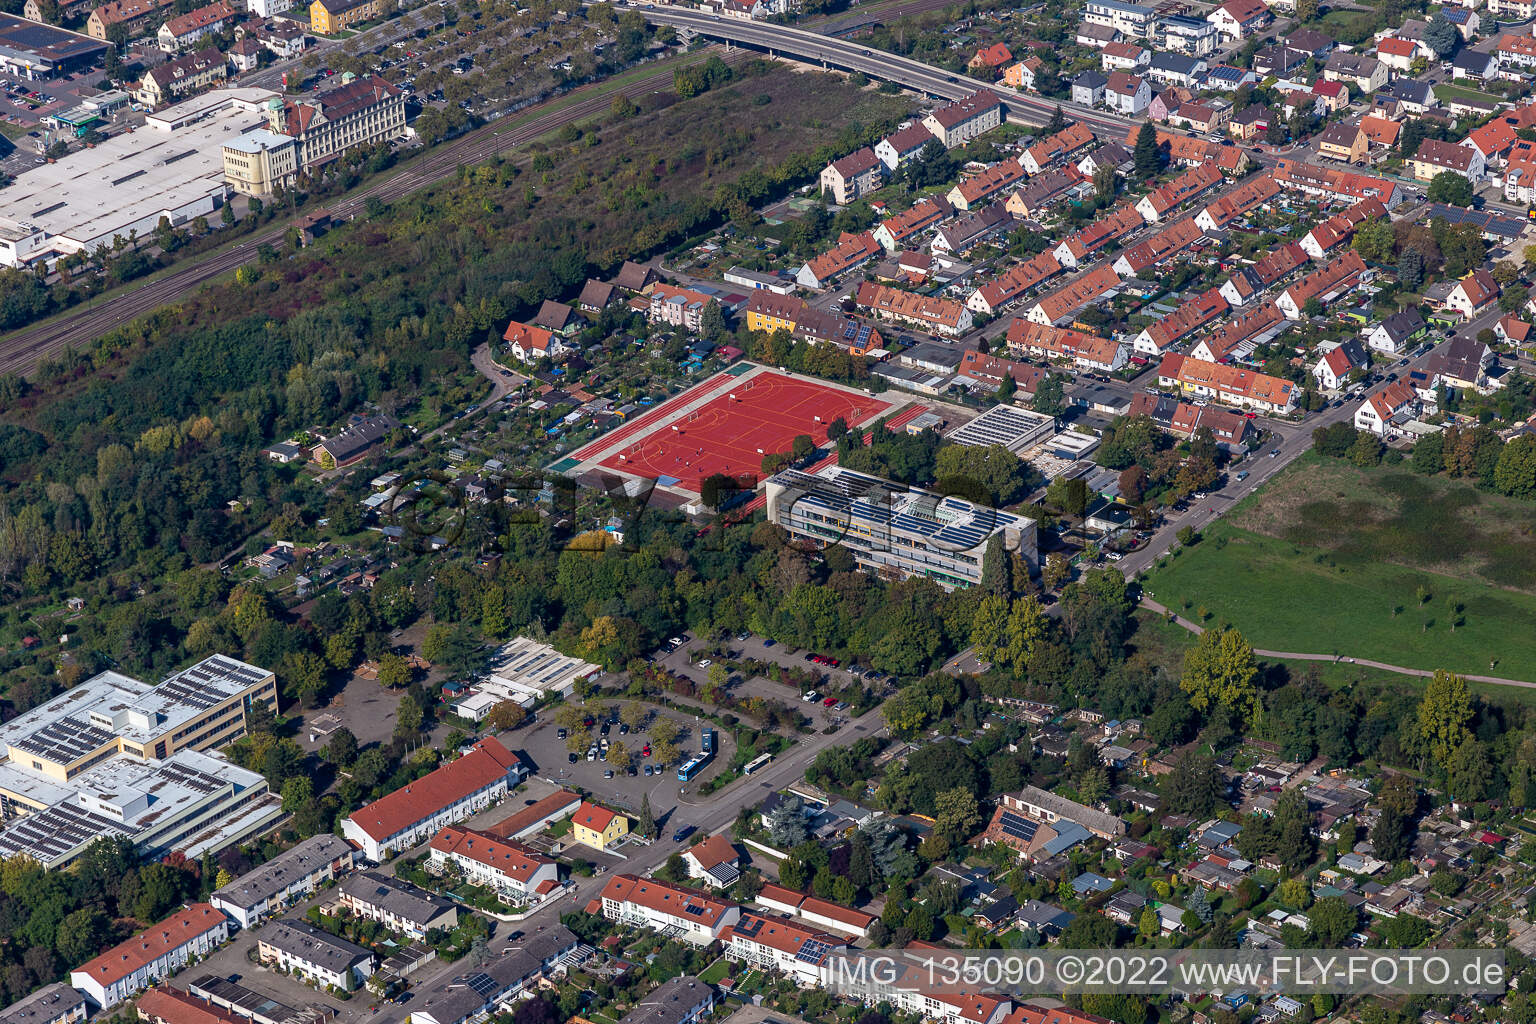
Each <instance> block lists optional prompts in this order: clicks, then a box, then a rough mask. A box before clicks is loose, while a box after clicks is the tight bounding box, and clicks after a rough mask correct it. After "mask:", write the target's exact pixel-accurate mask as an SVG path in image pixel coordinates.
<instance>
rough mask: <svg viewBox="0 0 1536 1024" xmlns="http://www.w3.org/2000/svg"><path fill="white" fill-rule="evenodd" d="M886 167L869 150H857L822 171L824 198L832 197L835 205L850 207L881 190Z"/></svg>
mask: <svg viewBox="0 0 1536 1024" xmlns="http://www.w3.org/2000/svg"><path fill="white" fill-rule="evenodd" d="M884 169H885V165H884V164H882V163H881V162H880V158H879V157H878V156H876V155H875V151H874V150H872V149H870V148H869V147H868V146H864V147H862V148H860V149H856V150H854V151H853V152H852V153H849V154H848V155H847V156H845V157H843V158H842V159H840V160H834V161H832V162H831V163H829V164H827V166H826V167H824V168H822V171H821V194H822V195H826V194H827V193H828V192H830V193H832V201H833V202H835V203H837V205H839V206H847V205H848V204H849V203H852V202H854V201H856V200H857V199H859V198H860V197H862V196H866V195H868V194H869V193H871V192H873V191H874V190H875V189H877V188H879V187H880V183H881V179H882V172H883V171H884Z"/></svg>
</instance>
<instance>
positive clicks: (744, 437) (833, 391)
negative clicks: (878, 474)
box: [599, 372, 890, 492]
mask: <svg viewBox="0 0 1536 1024" xmlns="http://www.w3.org/2000/svg"><path fill="white" fill-rule="evenodd" d="M678 397H679V398H684V397H685V395H680V396H678ZM676 402H677V399H673V403H676ZM673 403H669V404H673ZM674 407H675V406H674ZM888 408H890V406H889V404H888V403H886V402H882V401H880V400H879V399H876V398H874V397H872V396H870V395H865V394H860V393H858V392H853V391H845V390H844V389H842V388H836V387H830V386H826V385H822V384H816V383H813V382H812V381H808V380H800V379H797V378H794V377H787V376H784V375H783V374H778V373H772V372H765V373H759V374H757V375H755V376H753V377H750V378H748V379H747V380H745V381H742V382H740V383H738V384H735V385H733V386H731V387H730V388H729V389H727V390H725V391H722V392H721V393H720V394H719V396H718V397H715V398H712V399H710V400H709V401H707V402H705V403H704V404H703V405H701V406H699V407H698V408H697V409H694V410H693V411H692V412H687V413H682V414H679V415H676V416H673V417H670V418H668V419H667V420H666V421H663V422H661V423H660V424H659V425H656V426H651V429H650V430H649V431H647V432H645V433H643V434H641V435H639V436H638V437H634V438H627V439H626V440H628V442H629V443H627V444H625V445H623V446H622V447H620V448H617V449H615V450H614V451H613V452H612V454H610V455H609V456H608V457H607V458H606V459H604V460H603V461H602V462H600V463H599V465H601V466H603V467H604V468H607V469H612V470H617V471H618V472H621V473H629V474H631V475H633V476H639V477H646V478H650V479H654V480H656V481H657V482H658V483H660V484H662V485H663V486H674V487H679V488H681V489H683V490H688V491H694V492H697V491H698V490H699V486H700V483H701V482H702V481H703V480H704V478H705V477H708V476H711V475H713V474H715V473H726V474H729V475H731V476H740V475H741V474H744V473H759V472H761V469H762V461H763V455H764V454H766V453H769V452H787V451H789V449H790V444H791V443H792V442H793V441H794V439H795V437H796V435H799V434H809V435H810V436H811V438H812V439H813V440H814V441H815V442H816V443H817V444H818V445H821V444H825V443H826V440H827V425H828V424H830V423H831V422H832V421H833V420H835V419H837V418H838V417H839V416H841V417H842V418H843V421H844V422H846V423H847V424H848V425H849V426H855V425H857V424H860V423H863V422H864V421H866V420H870V419H873V418H875V417H877V416H879V415H880V414H881V413H883V412H885V410H886V409H888Z"/></svg>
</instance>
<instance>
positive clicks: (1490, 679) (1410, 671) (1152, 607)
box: [1141, 594, 1536, 690]
mask: <svg viewBox="0 0 1536 1024" xmlns="http://www.w3.org/2000/svg"><path fill="white" fill-rule="evenodd" d="M1141 606H1142V607H1143V608H1146V609H1147V610H1148V611H1153V612H1156V613H1157V614H1159V615H1161V616H1163V617H1165V618H1168V617H1169V614H1170V613H1169V611H1168V609H1167V608H1165V607H1163V606H1162V605H1160V604H1158V603H1157V602H1156V601H1154V600H1152V599H1151V598H1150V597H1148V596H1146V595H1145V594H1143V595H1142V597H1141ZM1171 621H1173V622H1175V623H1177V624H1178V625H1180V626H1183V627H1184V628H1185V629H1187V630H1189V631H1190V632H1191V633H1193V634H1195V635H1196V636H1199V635H1200V634H1201V633H1204V632H1205V627H1204V626H1202V625H1200V624H1199V623H1198V622H1191V621H1190V620H1189V619H1186V618H1184V617H1183V616H1182V615H1173V616H1172V618H1171ZM1253 653H1254V654H1255V655H1256V656H1258V657H1260V658H1281V659H1284V660H1286V661H1333V662H1341V663H1343V664H1346V665H1364V666H1366V667H1367V668H1378V669H1381V670H1382V671H1383V672H1396V673H1397V674H1398V675H1404V676H1418V677H1421V678H1425V677H1429V676H1432V675H1434V672H1431V671H1430V670H1428V669H1422V668H1407V667H1405V666H1403V665H1388V664H1387V663H1386V662H1382V661H1371V660H1369V659H1367V658H1347V657H1344V656H1343V655H1337V654H1302V653H1299V652H1297V651H1261V650H1259V649H1258V648H1257V647H1255V648H1254V650H1253ZM1456 674H1457V675H1459V676H1461V677H1462V678H1463V679H1469V680H1471V681H1472V682H1475V683H1492V684H1493V685H1494V686H1518V687H1520V688H1522V689H1526V690H1536V683H1532V682H1527V681H1525V680H1523V679H1504V678H1502V677H1500V676H1475V675H1471V674H1469V673H1466V672H1458V673H1456Z"/></svg>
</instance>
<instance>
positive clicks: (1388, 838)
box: [1319, 807, 1408, 902]
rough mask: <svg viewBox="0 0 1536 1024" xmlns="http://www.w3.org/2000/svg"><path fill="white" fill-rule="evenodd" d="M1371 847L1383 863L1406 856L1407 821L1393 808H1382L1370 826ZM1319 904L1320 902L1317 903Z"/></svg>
mask: <svg viewBox="0 0 1536 1024" xmlns="http://www.w3.org/2000/svg"><path fill="white" fill-rule="evenodd" d="M1371 846H1372V847H1373V848H1374V849H1375V851H1376V856H1378V857H1380V858H1381V859H1382V860H1385V861H1398V860H1402V859H1403V858H1404V857H1406V856H1407V855H1408V821H1407V819H1406V818H1404V817H1403V815H1402V813H1401V812H1399V811H1398V810H1397V808H1395V807H1383V808H1382V809H1381V813H1380V814H1378V815H1377V816H1376V824H1374V825H1372V826H1371ZM1319 902H1321V901H1319Z"/></svg>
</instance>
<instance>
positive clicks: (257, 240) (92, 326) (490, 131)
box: [0, 52, 750, 375]
mask: <svg viewBox="0 0 1536 1024" xmlns="http://www.w3.org/2000/svg"><path fill="white" fill-rule="evenodd" d="M708 56H709V54H708V53H707V52H706V53H700V54H699V55H698V59H700V60H702V59H705V58H707V57H708ZM723 56H724V58H725V60H726V61H727V62H728V63H731V64H739V63H742V62H745V61H746V60H748V59H750V54H747V53H744V52H735V53H726V54H724V55H723ZM603 86H604V83H602V82H598V83H594V84H593V85H591V86H586V87H584V88H582V89H578V90H576V92H575V94H574V95H576V96H580V95H581V94H582V93H592V92H596V93H597V94H596V95H590V96H588V97H586V98H584V99H578V100H576V101H575V102H571V94H567V95H566V96H561V97H556V98H555V99H552V100H549V101H547V102H546V103H542V104H539V105H538V106H537V107H534V108H531V109H532V111H533V112H535V113H536V112H537V111H539V110H540V109H541V108H542V109H544V110H545V111H546V112H545V113H542V114H538V113H536V116H534V117H533V118H532V119H531V120H529V121H527V122H525V123H524V124H523V125H521V126H520V127H517V128H509V127H506V126H505V125H502V124H501V123H499V122H497V123H493V124H490V125H487V126H485V127H483V128H478V129H476V130H474V131H472V132H469V133H467V134H465V135H462V136H460V137H459V138H457V139H453V140H451V141H449V142H445V143H443V144H442V145H440V146H438V147H437V148H435V149H433V150H432V151H431V152H429V153H427V154H426V155H424V156H422V157H421V158H420V159H418V160H417V161H415V162H413V163H412V164H411V165H410V166H409V167H407V168H404V169H402V170H400V171H398V172H396V173H395V174H392V175H390V176H389V177H387V178H384V179H383V180H381V181H378V182H376V183H375V184H372V185H369V186H367V187H365V188H362V189H359V190H358V191H355V192H353V193H352V194H351V195H350V196H349V197H348V198H347V199H345V200H342V201H341V202H338V203H336V204H335V205H333V206H332V207H331V208H330V209H331V213H332V215H333V216H335V217H336V218H337V219H349V218H352V217H355V216H356V215H357V214H358V213H360V212H362V210H363V209H364V204H365V203H366V202H367V201H368V199H370V198H372V197H377V198H379V199H381V200H383V201H384V202H386V203H389V202H394V201H395V200H398V199H401V198H403V197H405V196H408V195H411V194H412V193H415V192H418V191H420V190H421V189H424V188H427V187H428V186H430V185H434V184H436V183H437V182H439V181H442V180H443V179H445V178H449V177H452V176H453V175H454V174H457V173H458V169H459V168H460V167H461V166H468V165H470V164H475V163H479V162H481V161H484V160H487V159H489V158H490V157H492V156H494V155H496V154H498V153H500V152H501V151H502V150H504V149H506V148H508V147H516V146H520V145H522V144H524V143H527V142H530V141H532V140H533V139H536V138H538V137H539V136H541V135H543V134H545V133H547V132H551V131H555V130H556V129H559V128H562V127H564V126H565V125H567V124H571V123H574V122H576V121H580V120H583V119H585V118H590V117H594V116H597V115H599V114H602V113H603V112H605V111H606V110H608V107H609V104H610V103H611V102H612V101H613V96H614V93H613V92H608V91H599V90H602V89H603ZM671 88H672V66H671V65H668V66H667V68H666V69H665V70H663V71H657V72H656V73H655V74H652V75H647V76H645V77H643V78H640V79H637V80H635V81H634V82H631V83H630V84H629V85H627V86H625V87H624V88H623V89H621V90H619V91H620V92H622V93H623V94H624V95H626V96H629V97H630V98H632V99H638V98H639V97H641V96H645V95H647V94H649V93H652V92H655V91H657V90H659V89H668V90H670V89H671ZM288 224H289V222H288V221H287V220H286V219H279V220H276V221H274V222H273V223H272V224H270V225H269V226H268V227H266V228H264V229H261V230H259V231H257V232H255V233H253V234H251V235H249V236H248V237H247V238H246V239H245V240H244V241H241V242H238V243H235V244H233V245H231V246H229V247H227V248H224V249H218V250H214V251H212V252H210V253H208V254H207V255H205V256H202V257H200V258H199V259H197V261H196V262H193V263H188V264H186V265H184V266H180V267H177V268H176V269H173V270H171V271H170V272H169V273H167V274H165V275H163V276H161V277H157V278H154V279H152V280H150V281H148V282H146V283H144V284H142V285H140V286H137V287H135V288H132V289H130V290H127V291H124V292H121V293H119V294H117V295H115V296H114V297H112V298H111V299H109V300H106V301H104V302H97V303H95V304H93V305H87V306H81V307H78V308H76V309H74V310H71V311H70V312H67V313H65V314H63V315H62V316H60V317H58V318H56V319H54V320H51V321H48V322H47V323H44V324H39V325H37V326H35V327H29V328H23V329H21V330H18V331H13V332H11V333H9V334H6V335H3V336H0V375H3V374H7V373H15V374H23V375H24V374H27V373H30V372H31V371H32V369H33V367H34V366H35V365H36V364H37V361H38V360H39V359H41V358H43V357H45V356H49V355H52V354H54V353H56V352H58V351H60V350H61V349H63V348H65V347H66V346H73V347H75V348H84V347H85V346H87V345H89V344H90V343H91V342H93V341H95V340H96V339H97V338H99V337H100V336H101V335H103V334H105V333H107V332H108V331H110V330H112V329H113V328H115V327H118V326H121V325H122V324H124V323H126V322H128V321H130V320H132V319H134V318H135V317H138V316H141V315H143V314H145V313H148V312H150V311H151V310H155V309H158V308H160V307H161V306H166V305H170V304H171V303H174V302H176V301H177V300H179V299H180V298H182V297H183V296H185V295H187V294H188V293H190V292H191V291H192V290H193V289H195V288H197V287H198V286H199V285H202V284H205V283H207V282H209V281H212V280H213V279H215V278H217V277H219V276H221V275H223V274H227V273H229V272H231V271H233V270H234V269H235V268H237V267H240V266H243V265H245V264H247V263H251V262H253V261H254V260H255V259H256V251H257V249H259V248H260V247H261V246H262V245H274V246H275V245H279V244H281V243H282V240H283V234H284V232H285V231H287V229H288Z"/></svg>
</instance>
